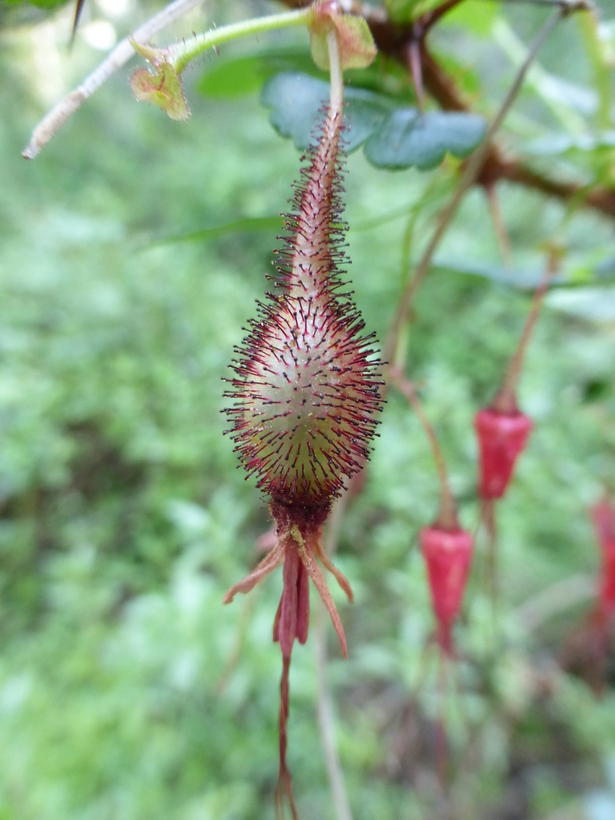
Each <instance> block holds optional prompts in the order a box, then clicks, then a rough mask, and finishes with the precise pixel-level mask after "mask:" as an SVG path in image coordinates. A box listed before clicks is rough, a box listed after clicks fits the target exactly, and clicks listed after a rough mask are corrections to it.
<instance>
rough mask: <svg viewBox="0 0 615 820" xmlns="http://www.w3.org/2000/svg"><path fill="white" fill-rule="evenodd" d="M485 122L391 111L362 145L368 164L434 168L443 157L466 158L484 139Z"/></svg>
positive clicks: (453, 115) (456, 115) (471, 117)
mask: <svg viewBox="0 0 615 820" xmlns="http://www.w3.org/2000/svg"><path fill="white" fill-rule="evenodd" d="M485 128H486V123H485V120H484V119H483V118H482V117H479V116H477V115H475V114H463V113H457V112H451V113H448V112H440V111H436V112H430V113H427V114H425V115H424V116H421V115H420V114H419V112H418V111H417V110H416V109H414V108H398V109H396V110H394V111H392V112H391V113H390V114H388V116H387V117H386V118H385V119H384V120H383V122H382V123H381V124H380V126H378V127H377V128H376V130H375V131H374V133H373V134H372V135H371V136H370V137H369V139H368V140H367V142H366V144H365V154H366V156H367V158H368V159H369V161H370V162H371V163H372V164H373V165H376V166H377V167H379V168H389V169H391V170H395V169H401V168H410V167H412V166H416V167H417V168H419V169H420V170H422V171H426V170H428V169H430V168H435V167H436V166H437V165H439V164H440V163H441V162H442V160H443V159H444V155H445V154H446V153H451V154H453V155H454V156H456V157H461V158H463V157H466V156H468V154H470V153H471V152H472V151H473V150H474V148H476V146H477V145H478V144H479V142H480V141H481V139H482V138H483V136H484V133H485Z"/></svg>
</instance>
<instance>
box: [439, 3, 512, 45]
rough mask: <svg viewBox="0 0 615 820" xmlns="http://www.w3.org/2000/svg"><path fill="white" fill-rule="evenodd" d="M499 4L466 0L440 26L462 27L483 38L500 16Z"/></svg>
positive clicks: (448, 14)
mask: <svg viewBox="0 0 615 820" xmlns="http://www.w3.org/2000/svg"><path fill="white" fill-rule="evenodd" d="M499 5H500V4H499V3H495V2H491V3H485V2H484V0H464V2H463V3H460V4H459V5H458V6H455V8H452V9H451V10H450V11H448V12H447V13H446V14H445V15H444V17H443V18H442V21H441V22H440V23H439V24H438V25H442V26H460V27H462V28H465V29H467V30H468V31H472V32H473V33H474V34H478V35H480V36H482V37H485V36H488V35H489V32H490V31H491V26H492V24H493V21H494V19H495V18H496V17H497V15H498V10H499Z"/></svg>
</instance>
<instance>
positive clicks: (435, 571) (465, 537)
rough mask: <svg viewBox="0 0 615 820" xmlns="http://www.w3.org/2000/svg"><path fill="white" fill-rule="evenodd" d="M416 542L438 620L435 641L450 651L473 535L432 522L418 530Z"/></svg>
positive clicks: (468, 568)
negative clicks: (425, 568)
mask: <svg viewBox="0 0 615 820" xmlns="http://www.w3.org/2000/svg"><path fill="white" fill-rule="evenodd" d="M419 545H420V547H421V551H422V553H423V557H424V558H425V563H426V564H427V575H428V578H429V589H430V591H431V600H432V606H433V610H434V613H435V616H436V620H437V622H438V643H439V644H440V646H441V647H442V649H443V650H444V651H446V652H448V653H449V654H450V653H451V652H452V638H451V629H452V626H453V622H454V620H455V618H456V617H457V615H458V614H459V610H460V608H461V602H462V599H463V593H464V590H465V586H466V581H467V578H468V572H469V570H470V563H471V561H472V553H473V550H474V539H473V538H472V536H471V535H470V533H469V532H466V531H465V530H462V529H458V530H445V529H442V528H441V527H438V526H437V525H432V526H431V527H424V528H423V529H422V530H421V532H420V533H419Z"/></svg>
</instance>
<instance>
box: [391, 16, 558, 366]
mask: <svg viewBox="0 0 615 820" xmlns="http://www.w3.org/2000/svg"><path fill="white" fill-rule="evenodd" d="M567 13H568V11H567V9H565V8H558V9H557V11H555V12H554V13H553V14H552V15H551V17H549V19H548V20H547V22H546V23H545V24H544V26H543V27H542V28H541V30H540V32H539V33H538V35H537V37H536V38H535V40H534V42H533V43H532V45H531V47H530V49H529V51H528V54H527V57H526V58H525V60H524V62H523V65H522V66H521V68H520V69H519V71H518V73H517V76H516V77H515V80H514V82H513V84H512V86H511V87H510V89H509V91H508V94H507V95H506V97H505V99H504V102H503V103H502V105H501V106H500V109H499V110H498V112H497V114H496V115H495V117H494V118H493V120H492V122H491V125H490V126H489V128H488V129H487V132H486V134H485V136H484V138H483V141H482V142H481V144H480V145H479V147H478V148H477V149H476V151H475V152H474V154H472V157H471V158H470V160H469V162H468V163H467V165H466V166H465V169H464V171H463V174H462V176H461V179H460V180H459V183H458V185H457V188H456V189H455V192H454V193H453V196H452V197H451V200H450V201H449V203H448V205H447V206H446V207H445V208H444V209H443V210H442V211H441V213H440V216H439V218H438V222H437V224H436V228H435V230H434V233H433V235H432V237H431V240H430V242H429V245H428V246H427V248H426V249H425V252H424V253H423V256H422V257H421V259H420V261H419V263H418V265H417V267H416V270H415V273H414V276H413V277H412V279H410V281H409V282H408V284H407V286H406V288H405V290H404V292H403V293H402V296H401V299H400V300H399V304H398V307H397V311H396V312H395V316H394V317H393V321H392V323H391V328H390V330H389V334H388V337H387V342H386V345H385V348H384V357H383V358H384V360H385V361H393V360H394V357H395V350H396V348H397V341H398V338H399V334H400V332H401V329H402V327H403V325H404V323H405V321H406V317H407V316H408V313H409V311H410V307H411V305H412V300H413V299H414V296H415V295H416V292H417V290H418V288H419V287H420V285H421V284H422V282H423V280H424V278H425V277H426V275H427V274H428V272H429V269H430V266H431V260H432V259H433V255H434V253H435V251H436V249H437V248H438V245H439V244H440V242H441V240H442V238H443V237H444V234H445V233H446V231H447V229H448V227H449V225H450V223H451V221H452V219H453V217H454V216H455V214H456V213H457V209H458V208H459V205H460V204H461V201H462V199H463V197H464V196H465V193H466V191H467V190H468V188H469V187H470V186H471V185H472V184H473V183H474V182H475V180H476V178H477V177H478V175H479V173H480V171H481V168H482V166H483V162H484V160H485V157H486V156H487V153H488V151H489V148H490V145H491V141H492V139H493V137H494V136H495V134H496V132H497V131H498V130H499V128H500V126H501V125H502V123H503V121H504V119H505V118H506V115H507V114H508V112H509V110H510V108H511V106H512V104H513V103H514V101H515V99H516V98H517V94H518V93H519V91H520V89H521V86H522V85H523V81H524V79H525V75H526V73H527V71H528V69H529V67H530V66H531V64H532V63H533V61H534V60H535V58H536V55H537V54H538V52H539V50H540V47H541V46H542V44H543V43H544V41H545V40H546V39H547V37H548V36H549V34H550V33H551V31H552V30H553V29H554V28H555V26H556V25H557V24H558V23H559V21H560V20H561V19H562V18H563V17H565V16H566V14H567Z"/></svg>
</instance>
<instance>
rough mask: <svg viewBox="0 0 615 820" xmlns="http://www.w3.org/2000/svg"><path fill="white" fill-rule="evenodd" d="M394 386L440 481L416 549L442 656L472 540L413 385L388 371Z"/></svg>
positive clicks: (448, 645)
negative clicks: (435, 506)
mask: <svg viewBox="0 0 615 820" xmlns="http://www.w3.org/2000/svg"><path fill="white" fill-rule="evenodd" d="M391 376H392V378H393V379H394V380H395V385H396V386H397V388H398V389H399V390H400V392H401V393H402V394H403V395H404V396H405V397H406V399H407V400H408V403H409V404H410V406H411V407H412V409H413V410H414V412H415V413H416V414H417V416H418V418H419V421H420V422H421V425H422V427H423V429H424V431H425V434H426V435H427V438H428V439H429V444H430V447H431V450H432V453H433V457H434V461H435V462H436V468H437V471H438V478H439V481H440V509H439V511H438V515H437V516H436V518H435V520H434V522H433V523H432V524H431V525H430V526H428V527H423V529H422V530H421V531H420V533H419V545H420V548H421V552H422V553H423V557H424V559H425V564H426V566H427V577H428V581H429V590H430V593H431V602H432V607H433V611H434V615H435V617H436V623H437V631H436V637H437V641H438V645H439V647H440V649H441V651H442V653H443V654H444V655H452V654H453V653H454V645H453V638H452V628H453V624H454V622H455V619H456V618H457V616H458V615H459V611H460V609H461V603H462V601H463V594H464V591H465V587H466V582H467V578H468V573H469V571H470V564H471V562H472V554H473V550H474V539H473V537H472V535H471V534H470V533H469V532H467V531H466V530H464V529H462V527H461V526H460V524H459V516H458V513H457V504H456V502H455V498H454V496H453V493H452V491H451V487H450V482H449V479H448V472H447V469H446V464H445V461H444V456H443V454H442V450H441V448H440V444H439V442H438V437H437V435H436V432H435V430H434V429H433V427H432V425H431V422H430V421H429V418H428V417H427V414H426V413H425V410H424V409H423V405H422V404H421V401H420V399H419V397H418V396H417V394H416V390H415V388H414V385H413V384H412V383H411V382H409V381H408V380H407V379H405V378H403V376H402V374H401V372H400V371H399V370H398V369H395V368H394V369H392V370H391Z"/></svg>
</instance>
